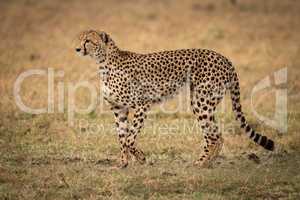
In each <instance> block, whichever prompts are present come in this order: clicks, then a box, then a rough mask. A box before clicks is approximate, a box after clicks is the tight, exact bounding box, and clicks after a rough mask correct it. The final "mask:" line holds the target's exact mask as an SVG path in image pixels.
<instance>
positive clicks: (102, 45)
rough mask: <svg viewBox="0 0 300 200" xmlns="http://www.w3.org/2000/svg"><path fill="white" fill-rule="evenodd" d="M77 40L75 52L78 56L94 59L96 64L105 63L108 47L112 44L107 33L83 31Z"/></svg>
mask: <svg viewBox="0 0 300 200" xmlns="http://www.w3.org/2000/svg"><path fill="white" fill-rule="evenodd" d="M78 40H79V42H78V46H77V47H76V48H75V51H76V52H77V53H78V54H79V55H81V56H86V55H88V56H90V57H92V58H94V59H96V61H97V63H103V62H105V60H106V56H107V49H108V45H109V43H110V42H112V40H111V39H110V37H109V35H108V34H107V33H105V32H102V31H95V30H88V31H83V32H82V33H80V35H79V37H78Z"/></svg>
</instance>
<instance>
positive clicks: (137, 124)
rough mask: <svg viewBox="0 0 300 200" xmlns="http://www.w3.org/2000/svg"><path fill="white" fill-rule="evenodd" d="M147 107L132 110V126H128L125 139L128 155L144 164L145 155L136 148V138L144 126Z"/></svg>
mask: <svg viewBox="0 0 300 200" xmlns="http://www.w3.org/2000/svg"><path fill="white" fill-rule="evenodd" d="M148 109H149V106H148V105H145V106H141V107H138V108H136V109H135V110H134V115H133V120H132V124H131V126H130V130H129V134H128V136H127V138H126V146H127V147H128V149H129V151H130V153H131V154H132V155H134V157H135V158H136V160H137V161H138V162H139V163H141V164H144V163H145V162H146V158H145V155H144V153H143V151H142V150H140V149H138V148H137V147H136V137H137V135H138V134H139V132H140V130H141V128H142V127H143V126H144V121H145V119H146V116H147V115H146V112H147V111H148Z"/></svg>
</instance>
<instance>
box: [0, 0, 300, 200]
mask: <svg viewBox="0 0 300 200" xmlns="http://www.w3.org/2000/svg"><path fill="white" fill-rule="evenodd" d="M299 10H300V2H299V1H295V0H287V1H279V0H277V1H275V0H274V1H271V0H267V1H260V0H255V1H252V0H245V1H242V0H240V1H229V0H226V1H225V0H222V1H218V2H212V1H208V0H207V1H196V0H186V1H180V0H177V1H171V0H161V1H159V0H142V1H138V0H124V1H117V0H111V1H108V0H107V1H100V0H99V1H83V0H74V1H59V0H47V1H33V0H19V1H18V0H11V1H0V13H1V14H0V21H1V30H0V38H1V42H0V49H1V50H0V52H1V54H0V66H1V67H0V76H1V79H0V88H1V89H0V95H1V101H0V112H1V118H0V154H1V156H0V199H299V198H300V173H299V170H300V154H299V153H300V135H299V133H298V131H299V128H300V125H299V119H300V114H299V106H300V104H299V97H300V95H299V88H300V82H299V80H298V79H299V75H300V74H299V72H300V70H299V65H300V58H299V56H300V46H299V41H300V34H299V33H300V31H299V30H300V12H299ZM88 28H94V29H100V30H105V31H106V32H108V33H110V35H111V36H112V37H113V39H114V40H115V41H116V43H117V44H118V45H119V46H120V47H121V48H122V49H127V50H130V51H137V52H142V53H146V52H151V51H159V50H165V49H178V48H208V49H214V50H216V51H218V52H220V53H222V54H223V55H225V56H227V57H229V58H230V59H231V60H232V61H233V63H234V64H235V66H236V70H237V71H238V73H239V75H240V80H241V91H242V92H241V93H242V104H243V108H244V112H245V113H246V115H247V118H248V120H249V121H250V123H251V124H252V126H253V127H255V128H256V129H257V130H258V131H260V132H262V133H264V134H265V135H267V136H269V137H271V138H273V139H274V141H275V142H276V145H277V146H276V147H278V148H277V150H276V151H275V152H274V153H270V152H267V151H265V150H263V149H262V148H260V147H258V146H257V145H255V144H254V143H253V142H251V141H250V140H249V139H247V138H246V136H245V135H244V133H243V131H242V130H240V129H239V125H238V124H237V123H236V122H235V120H234V117H233V114H232V112H231V105H230V101H229V98H228V97H227V98H226V99H225V101H224V103H223V104H222V106H220V114H219V120H220V124H221V125H222V126H221V127H222V131H223V135H224V139H225V144H224V148H223V150H222V152H221V155H220V156H219V157H218V158H217V159H216V161H215V162H214V163H213V165H212V166H211V167H210V168H206V169H199V168H197V167H195V166H193V165H192V162H193V161H194V160H195V159H196V158H197V156H198V155H199V153H200V151H201V141H202V134H201V131H200V130H199V129H197V127H196V124H197V122H196V121H195V119H194V117H193V115H192V114H191V112H189V110H190V108H189V102H188V97H187V95H186V93H183V94H181V95H180V96H179V97H178V98H176V100H171V101H168V102H167V103H165V104H164V106H163V107H159V106H157V107H155V108H154V109H153V111H152V112H151V113H150V115H149V120H148V121H147V123H146V127H145V129H144V131H143V133H141V134H140V135H139V138H138V145H139V146H140V147H141V148H142V149H143V150H144V152H145V153H146V155H147V159H148V161H147V164H145V165H139V164H138V163H136V162H131V163H130V165H129V167H128V168H127V169H122V170H115V169H113V168H112V166H114V165H115V164H117V161H118V155H119V146H118V141H117V136H116V134H115V133H114V129H113V125H114V123H113V117H112V115H111V114H110V113H109V112H108V111H107V108H106V107H105V105H102V104H101V105H100V106H98V107H97V109H95V110H94V111H93V112H91V113H89V114H86V115H79V114H76V115H75V119H74V125H73V126H70V124H69V121H68V119H69V118H68V117H69V115H68V106H67V105H68V98H69V97H70V96H68V90H67V89H68V87H67V86H68V84H71V85H72V84H75V83H76V82H78V81H80V80H86V81H88V82H89V83H91V84H93V85H95V87H97V88H99V84H98V80H97V78H95V77H96V74H97V66H96V64H94V62H93V61H91V60H90V59H83V58H80V57H78V56H77V55H76V54H75V52H74V41H75V38H76V35H77V34H78V33H79V32H80V31H82V30H85V29H88ZM50 67H51V68H53V69H54V70H55V72H57V71H59V70H61V71H63V72H64V76H63V77H58V76H56V77H55V81H54V83H55V112H54V113H49V114H39V115H34V114H27V113H24V112H22V111H21V110H20V109H19V107H17V105H16V103H15V98H14V95H13V86H14V82H15V81H16V79H17V77H18V76H19V75H20V74H21V73H22V72H24V71H26V70H29V69H43V70H47V68H50ZM285 67H287V70H288V76H287V77H288V81H287V83H286V84H283V85H281V86H276V87H275V86H272V87H268V88H267V89H265V90H263V91H260V92H258V93H257V94H256V95H255V96H254V97H253V100H254V103H253V105H252V104H251V97H252V96H251V91H252V90H253V88H254V87H255V86H256V85H259V83H260V81H261V80H263V79H264V78H265V77H267V76H269V77H270V78H271V82H272V85H274V76H273V75H274V72H276V71H278V70H280V69H283V68H285ZM59 82H60V83H63V84H64V85H65V99H64V102H65V104H64V105H65V107H64V108H63V110H64V111H65V112H64V113H59V112H58V106H57V105H58V103H57V102H58V99H57V91H58V89H57V86H58V83H59ZM280 89H282V90H283V91H287V97H288V109H287V124H288V130H287V132H284V133H279V132H278V131H277V130H276V129H274V128H272V127H270V126H267V125H266V124H265V123H263V122H262V121H260V120H259V119H258V118H257V117H255V115H254V113H253V110H256V111H257V112H258V113H259V114H260V115H264V116H268V117H269V118H272V116H273V115H274V112H275V111H276V109H275V95H274V94H275V93H274V92H275V91H277V90H280ZM20 95H21V97H22V101H23V102H24V103H25V104H26V105H28V106H31V107H34V108H40V107H45V106H47V78H46V77H45V76H33V77H30V78H28V79H26V80H25V81H24V82H23V84H22V87H21V91H20ZM99 95H100V96H101V93H99ZM99 99H100V102H102V100H101V98H99ZM89 101H90V94H89V92H88V91H87V90H85V89H84V88H81V89H78V91H77V92H76V104H77V106H79V107H81V108H84V107H86V106H87V105H88V102H89ZM177 108H178V109H177ZM166 110H167V111H166ZM173 111H175V112H173Z"/></svg>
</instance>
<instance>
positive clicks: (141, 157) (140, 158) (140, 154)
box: [132, 149, 146, 164]
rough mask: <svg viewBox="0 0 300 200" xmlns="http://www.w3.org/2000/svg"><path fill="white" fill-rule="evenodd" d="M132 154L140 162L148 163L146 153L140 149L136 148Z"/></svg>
mask: <svg viewBox="0 0 300 200" xmlns="http://www.w3.org/2000/svg"><path fill="white" fill-rule="evenodd" d="M132 154H133V155H134V157H135V159H136V160H137V161H138V162H139V163H140V164H145V163H146V157H145V154H144V153H143V152H142V151H140V150H137V149H136V150H135V151H133V152H132Z"/></svg>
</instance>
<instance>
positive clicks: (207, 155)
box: [75, 30, 274, 168]
mask: <svg viewBox="0 0 300 200" xmlns="http://www.w3.org/2000/svg"><path fill="white" fill-rule="evenodd" d="M78 40H79V45H78V46H76V48H75V51H76V52H77V53H78V54H79V55H81V56H86V55H88V56H90V57H91V58H93V59H94V60H96V63H97V64H99V65H100V67H99V70H100V71H101V78H100V79H101V81H102V83H101V85H103V87H102V88H103V91H102V92H103V96H104V99H105V101H107V102H108V104H109V105H110V108H111V110H112V112H113V113H114V117H115V124H116V129H117V133H118V139H119V143H120V146H121V159H120V164H119V165H118V166H119V167H120V168H124V167H126V166H127V165H128V160H129V158H130V156H134V157H135V158H136V160H137V161H138V162H140V163H145V161H146V159H145V155H144V153H143V151H142V150H141V149H139V148H138V147H137V144H136V137H137V135H138V133H139V132H140V131H141V128H142V127H143V125H144V121H145V119H146V113H147V111H149V109H150V108H151V106H152V105H154V104H157V103H160V102H162V101H163V100H164V99H165V98H166V97H170V96H174V94H176V93H177V92H178V91H179V90H180V88H182V87H183V86H185V85H188V87H189V89H190V94H191V95H190V98H191V107H192V111H193V113H194V115H195V116H196V118H197V121H198V122H199V124H200V127H201V129H202V132H203V135H204V145H203V146H204V149H203V152H202V153H201V154H199V158H198V160H196V161H195V164H196V165H198V166H202V167H203V166H207V165H208V164H209V163H211V161H212V160H213V159H214V158H215V157H216V156H217V155H218V154H219V152H220V150H221V148H222V144H223V139H222V135H221V132H220V130H219V128H218V126H217V123H216V121H215V112H216V106H217V105H218V104H219V103H220V102H221V100H222V99H223V97H224V95H225V92H226V91H229V92H230V95H231V100H232V108H233V112H234V113H235V118H236V120H237V121H238V122H239V123H240V127H241V128H242V129H244V130H245V133H246V134H247V136H248V137H249V138H250V139H252V140H253V141H254V142H255V143H257V144H259V145H261V146H262V147H264V148H265V149H267V150H270V151H273V150H274V142H273V141H272V140H271V139H268V138H267V137H266V136H263V135H261V134H260V133H258V132H256V131H255V130H254V129H253V128H251V127H250V126H249V124H248V123H247V121H246V118H245V116H244V114H243V112H242V106H241V103H240V86H239V79H238V75H237V73H236V72H235V69H234V67H233V65H232V63H231V61H229V60H228V59H227V58H226V57H224V56H222V55H221V54H219V53H217V52H215V51H212V50H207V49H182V50H173V51H162V52H155V53H148V54H140V53H134V52H129V51H124V50H121V49H119V48H118V46H117V45H116V44H115V42H114V41H113V40H112V38H111V37H110V35H109V34H107V33H106V32H103V31H96V30H88V31H83V32H81V33H80V35H79V37H78ZM129 111H130V112H133V119H132V120H130V121H129V119H128V115H129Z"/></svg>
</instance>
